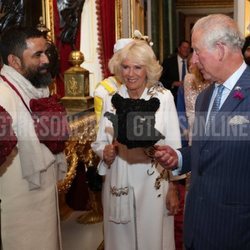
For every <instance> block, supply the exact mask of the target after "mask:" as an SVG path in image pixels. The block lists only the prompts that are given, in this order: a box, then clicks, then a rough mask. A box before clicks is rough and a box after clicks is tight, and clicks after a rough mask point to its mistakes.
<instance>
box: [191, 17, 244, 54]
mask: <svg viewBox="0 0 250 250" xmlns="http://www.w3.org/2000/svg"><path fill="white" fill-rule="evenodd" d="M194 32H199V33H200V34H201V38H200V39H201V40H200V42H201V43H203V45H205V46H206V47H207V48H208V49H212V48H214V46H215V44H216V43H217V42H221V43H223V44H225V45H227V46H228V47H230V48H232V49H233V50H235V49H241V48H242V47H243V44H244V40H245V38H244V36H243V34H242V33H241V32H240V30H239V28H238V26H237V24H236V23H235V21H234V20H233V19H232V18H231V17H229V16H227V15H223V14H211V15H208V16H205V17H203V18H201V19H199V20H198V21H197V22H196V23H195V25H194V26H193V29H192V33H194Z"/></svg>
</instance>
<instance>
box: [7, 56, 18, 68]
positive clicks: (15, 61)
mask: <svg viewBox="0 0 250 250" xmlns="http://www.w3.org/2000/svg"><path fill="white" fill-rule="evenodd" d="M8 63H9V66H11V67H13V68H14V69H16V70H17V71H18V70H19V69H20V68H21V60H20V58H19V57H17V56H15V55H13V54H10V55H8Z"/></svg>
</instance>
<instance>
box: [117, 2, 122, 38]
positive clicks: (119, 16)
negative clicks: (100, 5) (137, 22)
mask: <svg viewBox="0 0 250 250" xmlns="http://www.w3.org/2000/svg"><path fill="white" fill-rule="evenodd" d="M122 17H123V16H122V0H116V1H115V36H116V40H118V39H120V38H121V37H122Z"/></svg>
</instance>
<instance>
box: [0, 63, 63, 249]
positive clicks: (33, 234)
mask: <svg viewBox="0 0 250 250" xmlns="http://www.w3.org/2000/svg"><path fill="white" fill-rule="evenodd" d="M7 72H8V73H9V74H7V75H6V78H8V79H9V81H11V82H12V84H15V82H14V81H12V80H14V78H15V79H16V77H19V78H20V82H22V81H25V79H24V78H23V77H22V76H21V75H18V74H17V73H16V72H15V71H14V70H13V69H11V68H10V67H8V66H6V65H5V66H4V68H3V70H2V72H1V73H2V74H5V73H7ZM16 74H17V75H16ZM9 76H12V77H13V79H12V80H11V79H10V77H9ZM26 84H30V83H28V82H26ZM27 86H28V85H27ZM32 88H33V87H32ZM20 92H21V90H20ZM21 94H22V96H23V98H24V100H25V102H26V103H27V104H29V99H30V98H29V97H28V96H27V95H25V93H24V92H21ZM0 95H1V99H0V105H1V106H2V107H4V108H5V109H6V111H7V112H8V113H9V114H10V115H11V117H12V119H13V129H14V131H15V133H16V135H17V139H18V142H17V147H16V149H14V150H13V151H12V153H11V155H9V157H8V158H7V160H6V162H5V163H4V164H2V165H1V166H0V199H1V200H2V202H1V233H2V245H3V249H4V250H16V249H18V250H34V249H36V250H58V249H62V247H61V239H60V238H61V236H60V219H59V209H58V200H57V186H56V184H57V169H56V166H57V164H56V160H55V156H54V155H53V154H52V153H51V152H50V151H49V149H48V148H47V147H46V146H45V145H44V144H41V143H40V142H39V141H38V142H37V143H36V146H35V147H34V148H33V147H29V143H33V142H32V141H33V140H34V141H37V137H36V136H34V137H33V136H31V134H32V135H35V134H34V125H33V124H34V122H33V120H32V119H31V116H30V114H29V112H28V110H27V109H26V108H25V106H24V105H23V103H22V102H21V100H20V98H19V97H18V96H17V94H16V93H15V92H14V91H13V90H12V89H11V88H10V87H9V86H8V85H7V84H6V82H4V81H2V80H0ZM21 123H25V131H26V132H27V137H26V138H27V141H26V142H25V141H24V142H23V143H24V144H26V145H27V148H26V150H27V151H26V153H25V154H24V153H23V152H20V150H22V149H21V146H20V143H21V141H20V137H19V135H20V134H21V131H20V129H21V127H20V126H22V125H21ZM22 136H24V137H25V135H22ZM33 145H34V144H33ZM34 150H37V152H40V153H41V154H39V155H36V154H35V153H34ZM21 155H22V156H24V157H25V158H27V159H29V160H28V161H29V162H30V161H34V164H36V165H42V166H43V167H44V170H43V171H41V173H40V175H39V176H40V177H39V180H40V187H37V188H34V189H32V190H31V189H30V185H29V183H28V181H27V179H25V178H24V177H23V168H22V163H21V162H22V161H23V160H24V161H25V160H26V159H21V158H22V157H21ZM37 158H39V159H41V161H39V162H38V161H37V160H36V159H37ZM45 163H48V164H45Z"/></svg>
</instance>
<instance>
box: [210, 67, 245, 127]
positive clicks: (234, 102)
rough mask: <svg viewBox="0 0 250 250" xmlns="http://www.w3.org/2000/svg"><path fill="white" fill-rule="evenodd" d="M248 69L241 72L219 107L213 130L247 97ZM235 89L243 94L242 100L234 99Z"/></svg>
mask: <svg viewBox="0 0 250 250" xmlns="http://www.w3.org/2000/svg"><path fill="white" fill-rule="evenodd" d="M249 69H250V68H248V67H247V69H246V70H245V71H244V72H243V74H242V76H241V77H240V78H239V80H238V81H237V83H236V84H235V87H234V88H233V89H232V90H231V92H230V94H229V95H228V97H227V99H226V100H225V102H224V103H223V105H222V106H221V109H220V111H219V112H218V114H217V115H216V117H215V128H216V127H217V126H219V125H220V124H221V121H223V119H222V118H223V115H225V114H226V115H227V116H228V115H230V114H231V113H232V112H234V111H235V110H236V109H237V107H238V106H239V105H240V104H241V102H242V101H243V100H244V99H245V98H246V97H247V95H248V90H249V88H250V82H249V78H250V70H249ZM236 87H238V88H239V89H240V92H241V93H242V94H243V96H242V98H237V97H235V91H236Z"/></svg>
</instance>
